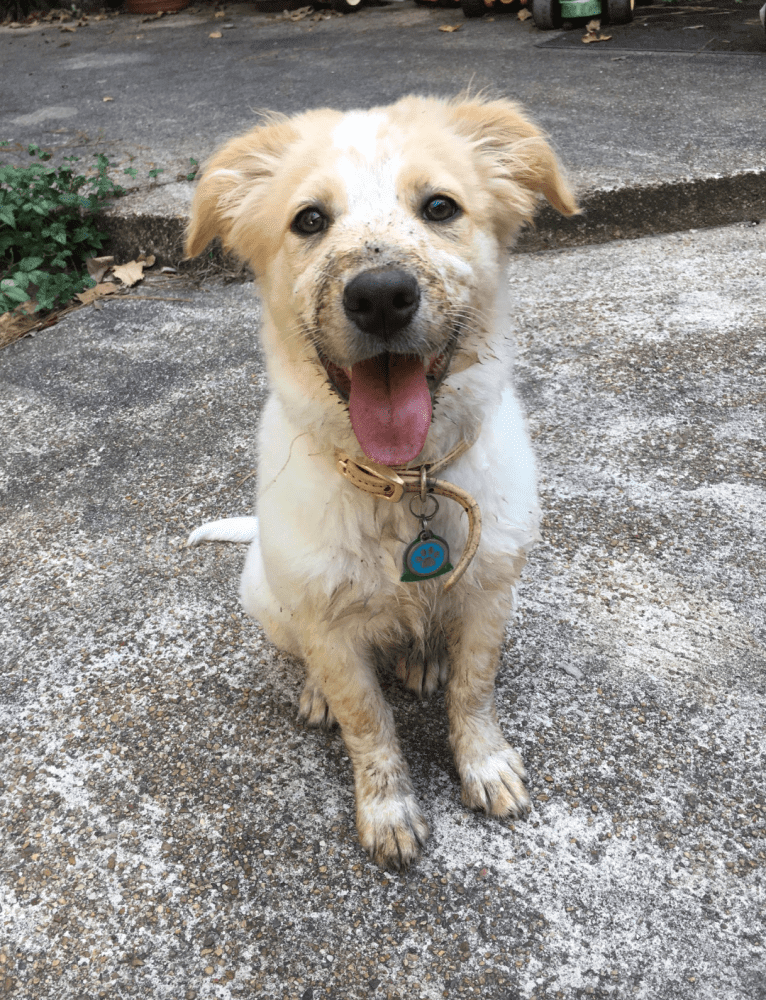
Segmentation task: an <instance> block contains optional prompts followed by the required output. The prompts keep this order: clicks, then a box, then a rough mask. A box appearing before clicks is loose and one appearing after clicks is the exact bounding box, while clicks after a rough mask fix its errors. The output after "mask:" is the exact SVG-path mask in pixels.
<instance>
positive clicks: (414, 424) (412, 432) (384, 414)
mask: <svg viewBox="0 0 766 1000" xmlns="http://www.w3.org/2000/svg"><path fill="white" fill-rule="evenodd" d="M348 408H349V412H350V414H351V426H352V427H353V428H354V434H356V439H357V441H358V442H359V444H360V445H361V446H362V451H364V453H365V455H366V456H367V457H368V458H370V459H372V461H373V462H377V463H378V464H379V465H403V464H404V463H405V462H409V461H410V460H411V459H413V458H415V456H416V455H417V454H418V453H419V452H420V451H421V450H422V448H423V445H424V444H425V443H426V437H427V436H428V428H429V427H430V426H431V393H430V392H429V391H428V383H427V382H426V375H425V372H424V370H423V359H422V358H416V357H411V356H409V355H405V354H379V355H378V356H377V357H375V358H370V359H369V361H359V362H357V363H356V364H355V365H354V367H353V368H352V369H351V392H350V394H349V402H348Z"/></svg>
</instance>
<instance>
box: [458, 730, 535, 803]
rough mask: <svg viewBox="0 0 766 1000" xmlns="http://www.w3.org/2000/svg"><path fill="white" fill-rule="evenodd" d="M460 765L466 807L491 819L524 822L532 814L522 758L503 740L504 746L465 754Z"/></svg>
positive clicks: (478, 749)
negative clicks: (511, 817)
mask: <svg viewBox="0 0 766 1000" xmlns="http://www.w3.org/2000/svg"><path fill="white" fill-rule="evenodd" d="M457 765H458V771H459V772H460V780H461V784H462V793H461V798H462V801H463V805H465V806H468V808H469V809H482V810H483V811H484V812H486V813H488V814H489V815H490V816H515V817H516V818H517V819H521V818H522V817H524V816H526V815H527V814H528V813H529V810H530V809H531V807H532V804H531V802H530V798H529V793H528V792H527V789H526V787H525V786H524V779H525V778H526V777H527V772H526V770H525V769H524V764H523V763H522V760H521V757H519V755H518V754H517V753H516V751H515V750H513V749H512V748H511V747H510V746H509V745H508V744H507V743H506V742H505V741H504V740H503V745H502V746H497V745H495V746H492V747H486V746H485V745H484V746H478V747H476V748H475V749H473V750H471V751H469V752H463V754H462V755H461V759H460V760H459V761H457Z"/></svg>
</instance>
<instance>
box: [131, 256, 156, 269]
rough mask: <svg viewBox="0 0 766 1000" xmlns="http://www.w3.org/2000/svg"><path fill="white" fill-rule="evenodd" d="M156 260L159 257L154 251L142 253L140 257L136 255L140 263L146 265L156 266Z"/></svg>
mask: <svg viewBox="0 0 766 1000" xmlns="http://www.w3.org/2000/svg"><path fill="white" fill-rule="evenodd" d="M156 260H157V258H156V257H155V256H154V254H153V253H150V254H146V253H140V254H139V255H138V257H136V261H137V262H138V263H139V264H143V265H144V267H154V262H155V261H156Z"/></svg>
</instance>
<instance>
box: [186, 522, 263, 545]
mask: <svg viewBox="0 0 766 1000" xmlns="http://www.w3.org/2000/svg"><path fill="white" fill-rule="evenodd" d="M257 537H258V518H257V517H227V518H224V519H223V520H222V521H208V522H207V524H203V525H202V526H201V527H199V528H195V529H194V531H192V533H191V534H190V535H189V537H188V539H187V540H186V545H187V547H188V548H194V546H195V545H199V544H200V542H241V543H242V542H253V541H255V539H256V538H257Z"/></svg>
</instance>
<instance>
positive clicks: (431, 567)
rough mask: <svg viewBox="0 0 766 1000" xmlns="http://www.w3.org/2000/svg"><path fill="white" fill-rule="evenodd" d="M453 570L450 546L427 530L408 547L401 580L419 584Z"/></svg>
mask: <svg viewBox="0 0 766 1000" xmlns="http://www.w3.org/2000/svg"><path fill="white" fill-rule="evenodd" d="M451 569H452V566H451V564H450V561H449V545H447V543H446V542H445V540H444V539H443V538H440V537H439V536H438V535H434V534H433V533H432V532H430V531H429V530H428V529H427V528H426V529H424V530H423V531H421V532H420V534H419V535H418V537H417V538H416V539H415V541H414V542H412V543H411V544H410V545H408V546H407V549H406V551H405V553H404V572H403V573H402V576H401V579H402V581H403V582H405V583H418V582H419V581H420V580H432V579H433V578H434V577H435V576H441V575H442V573H449V572H450V571H451Z"/></svg>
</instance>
